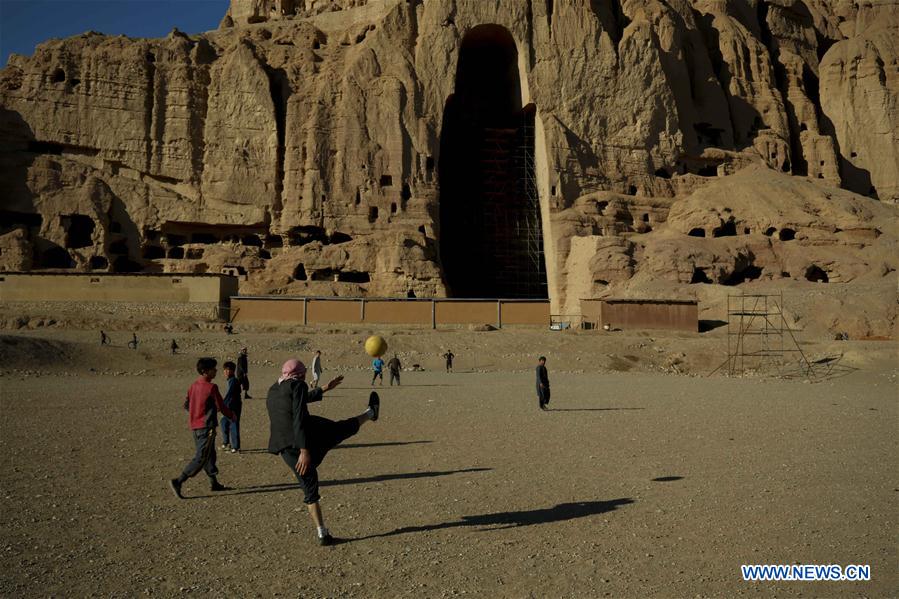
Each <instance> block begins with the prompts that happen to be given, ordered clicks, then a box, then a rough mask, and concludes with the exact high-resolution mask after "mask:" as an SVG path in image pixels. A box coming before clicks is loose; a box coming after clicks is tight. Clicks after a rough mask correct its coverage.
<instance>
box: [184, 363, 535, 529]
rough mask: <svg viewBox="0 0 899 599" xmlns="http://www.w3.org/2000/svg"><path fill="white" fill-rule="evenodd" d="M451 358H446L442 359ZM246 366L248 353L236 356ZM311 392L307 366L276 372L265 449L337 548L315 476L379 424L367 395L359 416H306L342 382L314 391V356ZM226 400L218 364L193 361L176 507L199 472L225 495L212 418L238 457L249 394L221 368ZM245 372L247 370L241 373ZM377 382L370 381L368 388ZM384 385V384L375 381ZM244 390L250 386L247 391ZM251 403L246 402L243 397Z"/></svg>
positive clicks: (374, 398)
mask: <svg viewBox="0 0 899 599" xmlns="http://www.w3.org/2000/svg"><path fill="white" fill-rule="evenodd" d="M447 353H448V354H451V352H447ZM241 355H242V356H244V360H245V359H246V358H245V356H246V349H243V350H242V351H241ZM378 362H380V364H377V363H378ZM447 362H448V364H447V370H450V368H451V367H452V366H451V362H450V358H448V359H447ZM312 364H313V368H312V375H313V388H312V389H310V388H309V387H308V386H307V385H306V382H305V379H306V366H305V365H304V364H303V363H302V362H300V361H299V360H296V359H291V360H288V361H287V362H285V363H284V365H283V366H282V368H281V376H280V377H279V378H278V381H277V382H276V383H275V384H273V385H272V386H271V388H269V391H268V394H267V397H266V408H267V410H268V415H269V422H270V425H271V428H270V436H269V443H268V451H269V453H273V454H276V455H278V456H280V457H281V458H282V459H283V460H284V462H285V463H286V464H287V466H288V467H289V468H290V469H291V472H293V473H294V475H295V476H296V478H297V481H298V482H299V484H300V487H301V488H302V489H303V492H304V499H303V501H304V503H305V504H306V506H307V508H308V510H309V515H310V517H311V518H312V521H313V523H314V524H315V526H316V531H317V533H318V539H319V543H320V544H322V545H331V544H334V543H335V542H336V541H335V539H334V538H333V537H332V536H331V534H330V532H328V529H327V528H326V527H325V524H324V517H323V516H322V512H321V507H320V506H319V499H320V496H319V493H318V488H319V482H318V471H317V468H318V466H319V465H320V464H321V462H322V460H323V459H324V457H325V455H327V453H328V451H330V450H331V449H333V448H334V447H336V446H337V445H339V444H340V443H342V442H343V441H345V440H346V439H348V438H350V437H352V436H353V435H355V434H356V433H357V432H359V428H360V427H361V426H362V425H363V424H364V423H366V422H369V421H374V420H377V419H378V414H379V409H380V399H379V397H378V394H377V393H375V392H374V391H372V393H371V395H370V396H369V401H368V406H367V408H366V410H365V411H364V412H362V413H361V414H360V415H358V416H356V417H353V418H348V419H345V420H340V421H336V422H335V421H332V420H328V419H327V418H322V417H320V416H315V415H311V414H310V413H309V409H308V404H309V403H313V402H316V401H321V400H322V399H323V396H324V393H326V392H327V391H330V390H331V389H334V388H335V387H337V386H338V385H340V384H341V382H342V381H343V377H342V376H338V377H337V378H335V379H333V380H332V381H330V382H328V383H327V384H326V385H324V386H321V387H320V386H319V380H320V377H321V374H322V364H321V352H320V351H319V352H316V353H315V356H314V358H313V361H312ZM389 366H390V370H391V385H392V384H393V376H392V375H393V374H394V367H395V369H396V371H397V375H396V379H397V381H396V382H397V384H399V374H398V372H399V369H400V364H399V358H397V356H396V355H395V354H394V356H393V358H392V359H391V360H390V365H389ZM222 367H223V370H224V372H225V396H224V397H222V395H221V393H220V392H219V388H218V386H217V385H216V384H215V383H213V382H212V381H213V379H215V377H216V374H217V373H218V362H217V361H216V360H215V359H214V358H200V359H199V360H198V361H197V374H198V375H199V376H198V378H197V379H196V380H195V381H194V382H193V384H191V386H190V388H189V389H188V391H187V397H186V399H185V400H184V409H185V410H187V412H188V414H189V426H190V429H191V435H192V436H193V440H194V445H195V453H194V457H193V459H192V460H191V461H190V463H188V465H187V466H186V467H185V468H184V470H183V471H182V472H181V474H180V475H179V476H178V477H177V478H173V479H171V480H170V481H169V486H170V488H171V490H172V492H173V493H174V494H175V496H176V497H178V498H179V499H181V498H183V495H182V494H181V488H182V485H183V484H184V483H185V482H186V481H187V480H188V479H189V478H191V477H193V476H196V475H197V474H199V472H200V470H204V471H205V472H206V475H207V476H208V477H209V480H210V490H211V491H214V492H215V491H224V490H227V489H228V487H225V486H224V485H222V484H221V483H219V481H218V478H217V477H218V468H217V466H216V452H215V438H216V428H217V425H218V424H219V423H218V422H217V415H218V414H219V413H221V415H222V418H221V427H222V436H223V439H222V446H221V449H223V450H230V451H231V453H238V452H239V451H240V415H241V411H242V408H243V403H242V402H243V398H242V397H241V392H242V391H244V390H247V389H246V388H244V385H243V384H242V381H241V380H240V379H239V378H238V376H237V374H238V373H237V370H238V365H237V364H235V363H234V362H225V363H224V364H223V365H222ZM383 367H384V362H383V360H381V359H380V358H376V359H375V361H374V363H373V368H374V369H375V373H376V374H375V378H377V376H378V373H380V372H382V371H383ZM244 372H245V370H244ZM536 375H537V396H538V402H539V407H540V409H541V410H546V409H548V408H547V406H548V404H549V400H550V390H549V376H548V374H547V370H546V358H545V357H543V356H541V357H540V359H539V360H538V364H537V369H536ZM375 378H373V379H372V385H374V381H375ZM381 384H383V376H382V379H381ZM247 387H248V385H247ZM245 397H246V398H249V395H245Z"/></svg>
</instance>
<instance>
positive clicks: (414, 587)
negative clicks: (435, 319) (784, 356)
mask: <svg viewBox="0 0 899 599" xmlns="http://www.w3.org/2000/svg"><path fill="white" fill-rule="evenodd" d="M112 335H113V343H114V345H113V346H112V347H108V348H102V349H101V348H100V347H99V346H98V343H97V338H98V334H96V333H95V332H78V331H65V330H59V331H51V330H43V331H38V332H19V333H15V334H11V335H6V336H3V337H2V339H0V341H2V343H0V349H2V356H0V357H2V361H3V364H4V370H3V371H2V378H0V386H2V414H3V418H2V435H0V455H2V468H0V473H2V474H0V487H2V488H0V497H2V510H0V531H2V532H0V541H2V542H0V555H2V559H0V594H2V595H3V596H7V597H19V596H49V595H67V596H85V595H91V594H96V595H116V596H133V595H143V594H148V595H154V596H171V595H182V594H194V595H199V594H213V595H215V596H288V597H450V596H462V595H464V596H473V597H693V596H713V597H734V596H756V597H769V596H778V597H800V596H803V597H810V596H816V597H894V596H897V594H899V571H897V543H896V539H897V538H899V537H897V533H899V529H897V515H899V514H897V510H899V508H897V506H899V474H897V473H899V468H897V462H899V460H897V457H899V451H897V439H899V437H897V434H896V431H897V427H896V425H897V362H896V344H895V343H894V342H880V343H877V342H845V343H844V344H843V345H842V349H841V351H843V352H844V354H845V357H844V360H843V364H844V365H845V368H844V370H843V371H841V376H838V377H834V378H832V379H830V380H827V381H824V382H819V383H814V384H810V383H806V382H803V381H801V380H779V379H771V378H747V379H733V378H727V377H722V376H717V375H716V376H713V377H710V378H706V377H704V376H696V375H700V374H703V375H704V374H705V373H706V372H708V370H711V368H710V367H709V366H712V365H713V363H714V362H715V360H716V358H717V357H719V355H720V350H721V347H720V341H721V338H720V337H719V338H717V339H715V338H712V339H708V338H707V339H705V340H694V339H692V338H691V339H686V338H681V337H678V336H677V335H668V336H652V337H650V336H649V335H645V334H643V335H634V336H631V337H624V336H621V337H608V336H607V337H603V338H600V337H597V336H595V335H594V336H588V335H574V334H572V335H560V334H552V333H547V332H543V331H525V332H512V331H493V332H486V333H475V332H470V331H460V332H450V333H436V332H431V331H426V332H414V331H412V332H399V331H395V332H391V333H390V334H389V335H388V341H389V342H390V343H391V348H392V349H397V350H398V351H400V352H401V355H400V357H401V359H402V360H403V362H404V365H405V366H411V364H412V363H420V364H421V365H422V366H423V367H424V368H425V371H424V372H405V373H403V381H402V382H403V386H402V387H401V388H389V387H387V386H386V385H385V387H384V388H383V391H382V393H381V397H382V416H381V419H380V420H379V421H378V422H374V423H369V424H366V425H365V426H364V427H363V429H362V430H361V431H360V433H359V434H358V435H357V436H356V437H354V438H352V439H350V440H349V441H348V442H347V443H346V444H345V445H344V446H343V447H340V448H338V449H335V450H334V451H332V452H331V453H330V454H329V456H328V457H327V459H326V460H325V463H324V465H323V466H322V467H321V469H320V473H321V478H322V480H323V488H322V496H323V500H322V507H323V510H324V513H325V518H326V520H327V524H328V526H329V528H330V529H331V531H332V533H333V534H334V535H335V536H337V537H340V538H342V539H345V542H343V543H341V544H339V545H337V546H335V547H327V548H322V547H319V546H318V545H317V544H316V542H315V533H314V529H313V527H312V525H311V523H310V521H309V517H308V515H307V513H306V509H305V508H304V506H303V504H302V493H301V491H299V490H298V488H297V486H296V484H295V480H294V478H293V477H292V475H291V473H290V471H289V470H288V469H287V467H286V466H285V465H284V464H283V462H282V461H281V460H280V459H279V458H277V457H275V456H272V455H269V454H267V453H266V452H265V451H264V447H265V446H266V443H267V439H268V420H267V415H266V411H265V402H264V396H265V389H266V388H267V387H268V386H269V385H270V384H271V383H272V382H273V381H274V379H275V378H276V375H277V370H278V366H279V365H280V362H281V361H283V360H284V359H286V358H287V357H291V356H292V355H298V356H299V357H300V358H302V359H304V360H306V361H307V362H308V361H310V358H311V353H312V351H313V350H314V349H316V348H322V349H323V350H324V365H325V370H326V372H325V377H326V378H329V376H333V375H336V374H338V373H343V374H345V375H346V381H345V383H344V385H343V386H342V387H340V388H339V389H337V390H335V391H333V392H331V393H329V394H328V395H327V396H326V400H325V401H324V402H323V403H322V404H319V405H315V406H314V407H313V410H312V411H313V413H317V414H321V415H324V416H327V417H331V418H344V417H348V416H351V415H355V414H358V413H359V412H361V411H362V410H363V409H364V406H365V403H366V400H367V396H368V392H369V390H370V387H369V381H370V375H369V373H368V371H367V370H366V364H367V360H366V357H365V355H364V354H363V353H362V352H361V342H362V340H363V339H364V334H362V333H361V332H340V333H337V332H334V333H327V334H325V333H318V334H311V333H300V334H288V333H266V332H257V333H252V334H246V335H235V336H233V337H226V336H224V335H222V334H220V333H213V332H196V333H194V334H191V335H189V336H188V335H186V334H184V333H179V337H178V342H179V344H180V345H181V348H182V350H181V352H182V354H181V355H179V356H170V355H166V351H167V350H166V348H167V344H168V342H169V339H170V337H171V334H164V333H161V332H160V333H143V334H142V335H141V338H142V343H141V346H140V349H138V350H137V351H131V350H128V349H126V348H125V347H124V343H125V341H126V338H130V333H126V332H114V333H113V334H112ZM694 337H695V336H694ZM244 344H246V345H248V346H249V347H250V365H251V372H250V375H251V380H252V383H253V387H252V389H251V391H252V394H253V395H254V399H252V400H248V401H246V402H245V404H244V414H243V421H242V436H243V446H244V451H243V452H242V453H241V454H239V455H232V454H230V453H229V454H222V453H221V452H220V453H219V456H218V457H219V460H218V461H219V468H220V470H221V474H220V480H221V482H222V483H224V484H226V485H228V486H230V487H233V490H231V491H228V492H225V493H221V494H215V495H214V496H213V495H212V494H211V493H210V492H209V489H208V482H207V479H206V478H205V476H204V475H203V474H200V475H199V476H197V477H196V478H194V479H191V480H190V481H189V482H187V483H186V484H185V486H184V492H185V495H186V496H187V499H185V500H181V501H179V500H178V499H176V498H175V497H174V496H173V495H172V493H171V491H170V490H169V489H168V487H167V486H166V483H167V480H168V479H169V478H172V477H174V476H176V475H177V474H178V473H179V472H180V470H181V468H182V467H183V466H184V465H185V463H186V462H187V460H188V459H189V458H190V456H191V455H192V452H193V445H192V441H191V438H190V435H189V432H188V429H187V418H186V415H185V413H184V411H183V410H182V409H181V401H182V399H183V396H184V393H185V391H186V389H187V387H188V385H189V384H190V383H191V381H192V380H193V379H194V378H195V376H196V375H195V374H193V372H192V368H193V364H194V362H195V360H196V358H197V357H198V356H200V355H204V354H208V355H213V356H214V357H216V358H218V359H219V360H220V362H221V361H223V360H224V359H233V358H234V356H235V355H236V350H237V349H238V348H239V347H240V346H241V345H244ZM447 348H451V349H453V351H454V352H455V353H456V354H457V356H458V361H457V370H458V371H457V372H455V373H453V374H446V373H444V372H443V371H442V366H441V362H440V358H439V355H440V354H442V353H443V351H445V349H447ZM829 349H831V348H830V347H829V346H827V347H825V346H824V345H820V346H818V348H817V349H815V348H812V350H811V351H812V353H814V352H818V353H820V354H824V353H827V351H828V350H829ZM538 353H545V354H546V355H547V356H548V357H549V362H548V368H549V373H550V379H551V383H552V389H553V399H552V403H551V404H550V406H551V408H552V410H551V411H549V412H546V413H543V412H540V411H539V410H538V409H537V401H536V396H535V391H534V381H533V379H534V374H533V362H534V360H535V358H536V355H537V354H538ZM680 354H683V357H682V359H681V360H680V362H676V361H675V360H672V359H671V356H675V357H676V356H678V355H680ZM678 364H679V369H678V370H679V371H685V372H690V373H691V374H692V375H693V376H687V375H678V374H666V373H664V372H663V371H664V370H668V371H671V369H672V368H673V367H674V366H677V365H678ZM220 376H221V375H220ZM217 382H219V384H222V381H221V378H219V379H218V381H217ZM379 390H380V389H379ZM794 563H800V564H839V565H847V564H869V565H870V566H871V578H872V579H871V581H870V582H789V583H786V582H783V583H770V582H769V583H757V582H756V583H750V582H743V581H742V579H741V574H740V565H741V564H794Z"/></svg>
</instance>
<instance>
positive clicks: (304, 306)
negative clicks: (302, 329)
mask: <svg viewBox="0 0 899 599" xmlns="http://www.w3.org/2000/svg"><path fill="white" fill-rule="evenodd" d="M308 302H309V300H308V299H307V298H305V297H304V298H303V326H306V324H307V323H308V322H309V320H308V316H307V314H308V313H309V311H308V309H307V304H308Z"/></svg>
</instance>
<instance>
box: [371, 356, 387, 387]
mask: <svg viewBox="0 0 899 599" xmlns="http://www.w3.org/2000/svg"><path fill="white" fill-rule="evenodd" d="M371 369H372V371H374V374H373V375H372V377H371V386H372V387H374V386H375V380H376V379H381V385H383V384H384V360H382V359H381V356H378V357H377V358H375V359H374V360H372V361H371Z"/></svg>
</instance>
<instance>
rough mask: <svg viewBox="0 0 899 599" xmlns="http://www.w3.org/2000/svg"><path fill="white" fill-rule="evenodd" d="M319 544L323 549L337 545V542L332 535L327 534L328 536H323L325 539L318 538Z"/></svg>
mask: <svg viewBox="0 0 899 599" xmlns="http://www.w3.org/2000/svg"><path fill="white" fill-rule="evenodd" d="M318 544H319V545H321V546H322V547H328V546H330V545H335V544H336V540H335V539H334V537H332V536H331V535H329V534H327V535H325V536H323V537H319V538H318Z"/></svg>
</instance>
